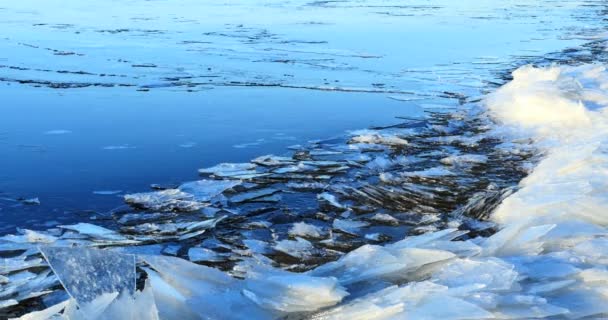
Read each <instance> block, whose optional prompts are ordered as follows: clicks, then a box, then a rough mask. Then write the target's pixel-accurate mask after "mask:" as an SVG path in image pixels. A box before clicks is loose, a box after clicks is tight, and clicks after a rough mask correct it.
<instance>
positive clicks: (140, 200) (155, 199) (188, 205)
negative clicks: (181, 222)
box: [124, 189, 205, 211]
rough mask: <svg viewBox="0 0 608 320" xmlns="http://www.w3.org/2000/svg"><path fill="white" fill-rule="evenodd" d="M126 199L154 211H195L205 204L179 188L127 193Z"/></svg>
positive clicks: (141, 207) (137, 206) (130, 202)
mask: <svg viewBox="0 0 608 320" xmlns="http://www.w3.org/2000/svg"><path fill="white" fill-rule="evenodd" d="M124 199H125V202H126V203H127V204H129V205H131V206H133V207H136V208H139V209H148V210H154V211H195V210H199V209H201V208H203V207H204V206H205V204H203V203H200V202H198V201H196V200H195V199H194V196H193V195H192V194H189V193H186V192H183V191H181V190H179V189H167V190H162V191H155V192H143V193H133V194H127V195H125V196H124Z"/></svg>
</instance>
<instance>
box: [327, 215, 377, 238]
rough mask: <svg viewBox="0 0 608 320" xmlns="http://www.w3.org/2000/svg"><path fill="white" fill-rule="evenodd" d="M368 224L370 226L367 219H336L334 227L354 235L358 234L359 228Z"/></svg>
mask: <svg viewBox="0 0 608 320" xmlns="http://www.w3.org/2000/svg"><path fill="white" fill-rule="evenodd" d="M367 226H369V223H367V222H365V221H355V220H341V219H335V220H334V222H333V228H334V229H335V230H339V231H342V232H345V233H348V234H353V235H356V234H357V233H358V232H359V229H361V228H363V227H367Z"/></svg>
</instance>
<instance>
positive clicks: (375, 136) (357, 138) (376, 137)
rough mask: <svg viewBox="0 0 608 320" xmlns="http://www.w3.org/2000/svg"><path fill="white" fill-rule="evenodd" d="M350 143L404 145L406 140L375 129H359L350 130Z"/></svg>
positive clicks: (406, 142)
mask: <svg viewBox="0 0 608 320" xmlns="http://www.w3.org/2000/svg"><path fill="white" fill-rule="evenodd" d="M351 134H352V135H353V137H352V138H351V140H350V142H351V143H370V144H383V145H388V146H404V145H407V144H408V141H407V140H405V139H403V138H401V137H399V136H397V135H394V134H390V133H381V132H378V131H375V130H359V131H353V132H351Z"/></svg>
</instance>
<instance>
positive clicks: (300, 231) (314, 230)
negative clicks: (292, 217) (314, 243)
mask: <svg viewBox="0 0 608 320" xmlns="http://www.w3.org/2000/svg"><path fill="white" fill-rule="evenodd" d="M288 233H289V235H290V236H293V237H296V236H299V237H305V238H321V237H323V236H324V235H325V232H324V231H323V230H322V229H321V228H319V227H317V226H315V225H313V224H308V223H306V222H297V223H294V224H293V225H292V226H291V228H290V229H289V231H288Z"/></svg>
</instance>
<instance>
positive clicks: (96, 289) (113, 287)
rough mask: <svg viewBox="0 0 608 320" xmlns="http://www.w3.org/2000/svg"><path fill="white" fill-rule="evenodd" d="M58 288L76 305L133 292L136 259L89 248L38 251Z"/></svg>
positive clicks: (44, 248) (42, 247)
mask: <svg viewBox="0 0 608 320" xmlns="http://www.w3.org/2000/svg"><path fill="white" fill-rule="evenodd" d="M40 252H42V254H43V256H44V258H45V259H46V260H47V262H48V263H49V265H50V266H51V269H52V270H53V272H54V273H55V275H57V277H58V278H59V280H60V281H61V284H62V285H63V287H64V288H65V289H66V291H67V292H68V293H69V294H70V296H71V297H72V298H74V299H76V301H77V302H78V304H79V305H83V304H86V303H88V302H91V301H93V300H95V299H96V298H97V297H99V296H101V295H103V294H113V293H117V294H128V295H133V294H134V292H135V280H136V273H135V256H133V255H127V254H121V253H116V252H112V251H108V250H99V249H90V248H78V247H74V248H59V247H45V246H41V247H40Z"/></svg>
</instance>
